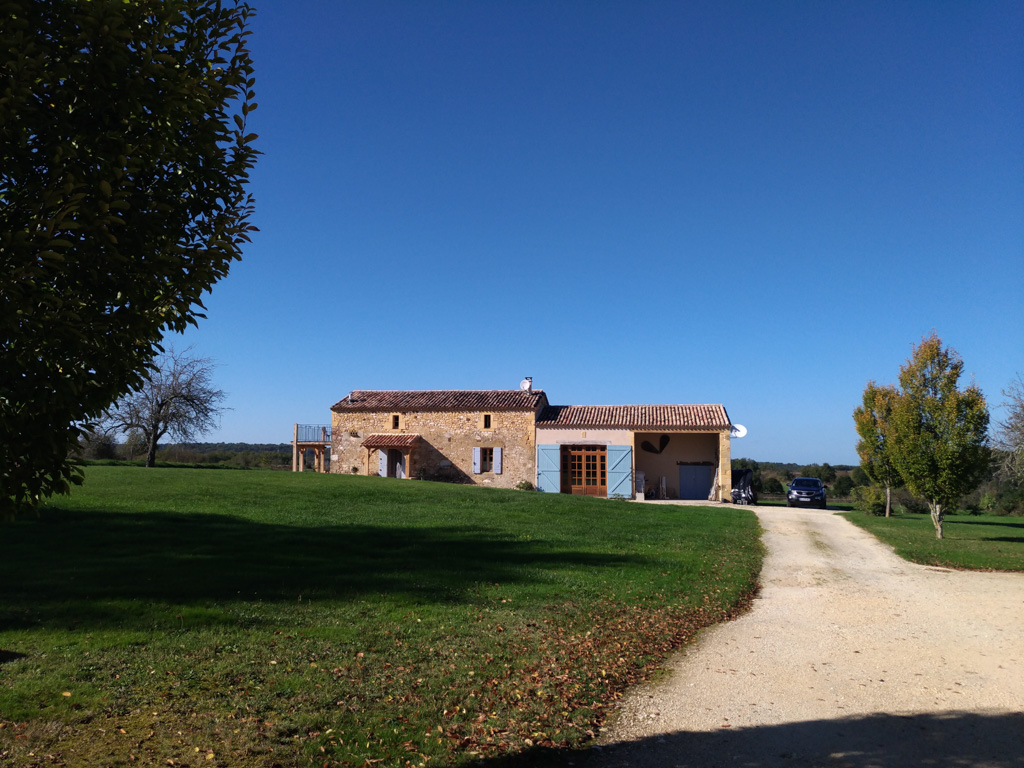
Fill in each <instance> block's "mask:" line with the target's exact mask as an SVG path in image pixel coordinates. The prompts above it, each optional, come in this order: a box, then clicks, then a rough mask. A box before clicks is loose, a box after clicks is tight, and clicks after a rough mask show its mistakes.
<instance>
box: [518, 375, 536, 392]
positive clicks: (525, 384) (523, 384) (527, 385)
mask: <svg viewBox="0 0 1024 768" xmlns="http://www.w3.org/2000/svg"><path fill="white" fill-rule="evenodd" d="M519 388H520V389H521V390H523V392H529V391H531V390H532V389H533V377H532V376H527V377H526V378H525V379H523V380H522V381H520V382H519Z"/></svg>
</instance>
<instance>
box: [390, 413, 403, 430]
mask: <svg viewBox="0 0 1024 768" xmlns="http://www.w3.org/2000/svg"><path fill="white" fill-rule="evenodd" d="M391 428H392V429H401V428H402V417H401V416H400V415H399V414H397V413H393V414H391Z"/></svg>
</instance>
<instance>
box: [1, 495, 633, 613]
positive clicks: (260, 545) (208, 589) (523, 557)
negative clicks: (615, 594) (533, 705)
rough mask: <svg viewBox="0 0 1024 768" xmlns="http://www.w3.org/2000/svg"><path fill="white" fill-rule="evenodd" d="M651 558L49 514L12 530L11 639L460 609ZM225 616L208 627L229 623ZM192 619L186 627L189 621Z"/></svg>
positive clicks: (416, 531) (152, 515) (418, 532)
mask: <svg viewBox="0 0 1024 768" xmlns="http://www.w3.org/2000/svg"><path fill="white" fill-rule="evenodd" d="M638 562H642V558H637V557H627V556H615V555H603V554H593V553H586V552H576V551H558V550H553V549H552V548H551V547H550V546H549V545H546V544H545V543H544V542H543V541H537V540H531V541H521V540H516V539H509V538H502V537H500V536H497V537H496V536H494V535H493V534H492V532H491V531H489V530H487V529H481V528H475V527H471V526H465V527H460V526H449V527H427V528H403V527H385V526H369V525H344V526H340V525H339V526H331V527H301V526H286V525H272V524H262V523H254V522H250V521H247V520H244V519H240V518H236V517H231V516H227V515H209V514H202V515H198V514H197V515H188V514H181V513H175V512H146V513H142V514H118V515H108V514H102V513H83V512H68V511H63V510H56V509H51V510H45V511H44V512H43V513H42V514H41V516H40V517H39V518H36V519H33V520H23V521H19V522H18V523H16V524H12V525H9V526H7V527H5V528H4V529H3V535H2V538H0V630H2V629H7V630H10V629H14V628H17V627H28V626H32V627H38V626H40V625H41V624H42V625H55V626H70V627H74V628H78V627H104V626H117V627H126V626H132V625H133V624H134V625H136V626H139V627H140V628H148V627H150V626H152V620H153V619H152V617H147V616H146V611H147V610H150V611H152V610H156V611H157V613H159V614H160V615H161V616H162V617H163V619H166V610H162V609H160V608H157V609H154V608H153V607H152V605H151V604H152V603H161V604H168V603H169V604H177V605H196V604H200V605H207V606H209V605H210V604H211V603H213V604H216V603H220V602H232V601H246V602H284V601H288V602H291V603H293V604H294V603H295V601H296V600H299V599H302V600H307V599H311V600H321V599H326V600H331V599H341V600H349V599H354V598H359V597H360V596H362V595H380V594H387V595H389V597H392V598H394V597H397V598H399V599H402V598H405V599H408V600H409V601H410V602H417V603H424V602H435V603H458V602H463V601H465V600H466V599H467V597H468V595H467V593H468V592H469V591H470V590H472V589H474V588H476V587H477V585H479V584H502V583H504V584H509V583H517V582H524V581H529V580H531V579H536V578H537V574H536V572H535V571H536V569H547V568H552V569H556V568H566V567H568V568H572V567H582V568H600V567H622V566H624V565H627V564H630V563H638ZM221 613H222V612H221V611H219V610H217V609H216V607H215V606H214V607H213V610H210V611H207V612H206V615H205V618H204V613H203V611H197V612H194V613H193V614H192V616H193V618H194V619H195V620H197V621H200V622H202V623H217V622H218V621H227V620H229V619H228V617H227V615H226V614H225V615H224V616H223V617H222V618H220V619H218V616H220V614H221ZM177 618H181V617H177Z"/></svg>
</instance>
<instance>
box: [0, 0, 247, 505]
mask: <svg viewBox="0 0 1024 768" xmlns="http://www.w3.org/2000/svg"><path fill="white" fill-rule="evenodd" d="M251 13H252V11H251V9H250V8H249V6H248V5H247V4H245V3H244V2H233V3H232V2H230V1H229V2H222V1H221V0H132V2H123V1H122V0H61V2H39V0H6V1H5V2H4V3H3V4H2V5H0V515H2V514H4V513H11V512H13V511H14V510H16V509H17V508H19V507H23V506H31V505H33V504H34V503H36V502H37V501H38V500H39V498H40V497H42V496H46V495H49V494H52V493H55V492H66V491H67V490H68V488H69V483H75V482H81V475H80V473H79V472H78V470H77V469H76V468H75V466H74V465H73V464H72V463H71V462H70V461H69V460H68V455H69V452H70V451H71V450H72V449H73V448H74V446H75V445H76V444H77V441H78V438H79V436H80V435H81V434H83V432H84V431H85V430H86V429H87V428H88V425H89V422H90V421H92V420H94V419H95V418H97V417H98V416H99V415H100V414H101V413H102V412H103V410H104V409H106V408H107V407H108V406H109V405H110V404H111V403H112V402H113V401H114V400H116V399H117V398H119V397H121V396H122V395H124V394H125V393H127V392H129V391H131V390H133V389H137V388H138V387H140V386H141V385H142V384H143V382H144V380H145V374H146V371H147V368H148V367H149V366H150V365H151V362H152V360H153V357H154V355H155V354H156V353H157V352H159V351H160V346H159V344H160V339H161V338H162V336H163V333H164V332H165V331H168V330H174V331H181V330H183V329H184V328H185V327H187V326H188V325H189V324H194V323H195V318H196V317H201V316H202V315H200V314H199V312H200V311H201V310H202V308H203V305H202V301H201V298H202V295H203V292H204V291H207V290H209V289H210V287H211V286H212V285H213V284H214V283H216V282H217V281H218V280H219V279H221V278H222V277H224V276H225V275H226V274H227V273H228V269H229V266H230V264H231V262H232V261H234V260H236V259H238V258H240V253H241V248H242V245H243V244H244V243H245V242H247V241H248V239H249V234H250V232H251V231H252V230H253V229H254V228H253V226H252V225H251V224H250V223H249V216H250V215H251V213H252V199H251V197H250V196H249V195H248V194H247V192H246V191H245V182H246V181H247V178H248V172H249V170H250V169H251V168H252V166H253V164H254V162H255V156H256V154H257V152H256V150H255V149H254V148H253V146H252V142H253V141H254V139H255V135H254V134H251V133H248V132H247V129H246V116H247V115H248V114H249V113H250V112H251V111H252V110H253V109H255V107H256V104H255V101H254V99H255V96H254V93H253V90H252V88H253V84H254V80H253V76H252V73H253V66H252V62H251V59H250V56H249V52H248V50H247V48H246V42H247V41H246V38H247V36H248V34H249V32H248V31H247V29H246V27H247V23H248V20H249V18H250V16H251Z"/></svg>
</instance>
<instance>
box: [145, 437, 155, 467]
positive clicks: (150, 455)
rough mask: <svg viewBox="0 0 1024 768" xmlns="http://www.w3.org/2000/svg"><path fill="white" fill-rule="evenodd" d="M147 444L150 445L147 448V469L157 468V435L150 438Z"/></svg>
mask: <svg viewBox="0 0 1024 768" xmlns="http://www.w3.org/2000/svg"><path fill="white" fill-rule="evenodd" d="M147 444H148V446H147V448H146V466H147V467H155V466H156V435H155V434H154V435H153V436H152V437H151V438H149V440H148V441H147Z"/></svg>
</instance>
